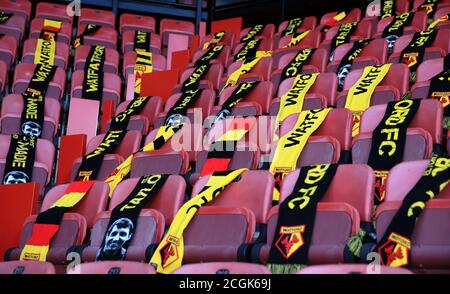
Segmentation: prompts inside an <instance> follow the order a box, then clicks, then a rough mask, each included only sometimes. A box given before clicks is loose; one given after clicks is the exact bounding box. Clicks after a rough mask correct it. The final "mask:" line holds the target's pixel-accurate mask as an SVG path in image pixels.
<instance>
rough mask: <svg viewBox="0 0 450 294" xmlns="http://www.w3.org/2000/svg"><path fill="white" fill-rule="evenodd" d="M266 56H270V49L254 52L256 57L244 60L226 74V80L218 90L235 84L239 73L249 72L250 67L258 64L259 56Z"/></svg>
mask: <svg viewBox="0 0 450 294" xmlns="http://www.w3.org/2000/svg"><path fill="white" fill-rule="evenodd" d="M268 56H272V52H271V51H258V52H256V57H255V58H254V59H247V60H244V61H243V63H242V65H241V66H240V67H239V68H238V69H236V70H235V71H234V72H232V73H231V74H230V75H229V76H228V79H227V82H226V83H225V86H224V87H223V88H222V90H221V91H220V92H222V91H223V90H225V88H227V87H232V86H234V85H236V83H237V82H238V81H239V78H240V77H241V75H243V74H246V73H248V72H250V71H251V70H252V68H253V67H255V65H257V64H258V62H259V61H260V60H261V58H263V57H268Z"/></svg>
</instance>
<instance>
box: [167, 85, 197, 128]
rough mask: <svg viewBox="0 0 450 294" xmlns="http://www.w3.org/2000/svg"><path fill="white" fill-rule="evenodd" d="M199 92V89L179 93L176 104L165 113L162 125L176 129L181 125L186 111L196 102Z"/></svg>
mask: <svg viewBox="0 0 450 294" xmlns="http://www.w3.org/2000/svg"><path fill="white" fill-rule="evenodd" d="M201 92H202V91H201V90H200V89H195V90H187V91H186V92H183V93H181V96H180V98H178V100H177V102H175V104H174V105H173V106H172V108H171V109H170V110H169V111H168V112H167V115H166V120H165V121H164V125H166V126H173V127H176V126H177V125H179V124H181V123H183V120H184V119H183V117H185V116H186V114H187V110H188V109H189V108H190V107H191V106H192V105H193V104H194V103H195V101H197V100H198V98H199V97H200V94H201Z"/></svg>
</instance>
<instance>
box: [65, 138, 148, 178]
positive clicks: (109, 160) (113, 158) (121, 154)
mask: <svg viewBox="0 0 450 294" xmlns="http://www.w3.org/2000/svg"><path fill="white" fill-rule="evenodd" d="M104 137H105V134H101V135H97V136H95V137H94V138H92V139H91V140H90V141H89V142H88V144H87V146H86V154H89V153H90V152H92V151H94V150H95V148H96V147H97V146H98V145H99V144H100V143H101V142H102V140H103V138H104ZM141 138H142V135H141V132H139V131H128V132H127V133H126V134H125V137H124V138H123V140H122V142H120V144H119V145H118V146H117V147H116V149H115V151H114V153H113V154H106V155H105V157H104V158H103V161H102V164H101V166H100V170H99V172H98V176H97V179H99V180H101V179H105V178H106V177H107V176H108V175H109V174H110V173H111V172H112V171H113V169H114V168H115V167H116V166H118V165H119V164H120V163H122V162H123V161H124V160H125V158H127V157H128V156H129V155H131V154H132V153H134V152H136V151H138V150H139V148H140V146H141ZM81 161H82V158H81V157H79V158H77V159H76V160H75V161H74V163H73V165H72V179H74V178H75V176H76V173H77V171H78V168H79V167H80V165H81Z"/></svg>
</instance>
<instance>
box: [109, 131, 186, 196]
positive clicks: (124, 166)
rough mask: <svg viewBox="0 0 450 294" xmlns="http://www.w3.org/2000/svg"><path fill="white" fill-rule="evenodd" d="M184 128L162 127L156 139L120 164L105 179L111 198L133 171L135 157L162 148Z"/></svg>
mask: <svg viewBox="0 0 450 294" xmlns="http://www.w3.org/2000/svg"><path fill="white" fill-rule="evenodd" d="M181 127H182V126H178V127H172V126H161V127H159V129H158V132H157V134H156V136H155V139H153V141H151V142H150V143H148V144H147V145H145V146H144V147H142V148H141V149H140V150H139V151H137V152H135V153H133V154H131V155H130V156H128V157H127V158H126V159H125V160H124V161H123V162H122V163H121V164H119V165H118V166H117V167H116V168H115V169H114V170H113V171H112V172H111V173H110V174H109V176H108V177H107V178H106V179H105V183H107V184H108V185H109V197H111V196H112V193H113V192H114V190H115V189H116V187H117V185H118V184H119V183H120V182H121V181H122V180H123V179H124V178H125V177H126V176H128V174H129V173H130V171H131V163H132V161H133V158H134V156H135V155H136V153H138V152H146V151H154V150H158V149H159V148H161V147H162V146H163V145H164V144H165V143H166V142H167V141H169V140H170V138H172V136H173V135H174V134H175V133H176V132H177V131H178V130H179V129H181Z"/></svg>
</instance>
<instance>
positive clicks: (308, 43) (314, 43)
mask: <svg viewBox="0 0 450 294" xmlns="http://www.w3.org/2000/svg"><path fill="white" fill-rule="evenodd" d="M291 39H292V35H290V36H285V37H281V38H280V40H279V42H278V43H277V44H278V46H277V48H278V49H282V48H284V47H285V46H288V45H289V42H291ZM321 40H322V34H321V33H320V31H319V30H312V31H310V32H309V33H308V35H306V36H305V37H304V38H303V39H302V40H301V41H300V42H298V44H296V45H295V46H292V47H288V48H286V49H285V50H292V49H293V48H296V49H298V48H302V49H303V48H318V47H319V45H320V41H321Z"/></svg>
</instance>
